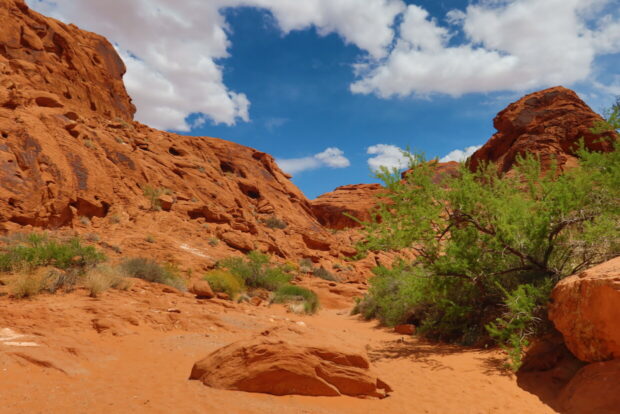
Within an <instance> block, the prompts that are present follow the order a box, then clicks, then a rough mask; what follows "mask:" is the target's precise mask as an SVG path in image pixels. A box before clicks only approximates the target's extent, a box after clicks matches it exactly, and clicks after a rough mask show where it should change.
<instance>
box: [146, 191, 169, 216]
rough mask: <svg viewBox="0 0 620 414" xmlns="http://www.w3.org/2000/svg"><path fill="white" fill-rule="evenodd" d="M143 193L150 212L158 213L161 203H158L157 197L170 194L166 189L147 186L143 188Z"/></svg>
mask: <svg viewBox="0 0 620 414" xmlns="http://www.w3.org/2000/svg"><path fill="white" fill-rule="evenodd" d="M143 193H144V196H145V197H146V198H148V199H149V202H150V203H151V207H150V208H151V211H160V210H161V202H160V201H159V197H161V196H162V195H164V194H170V190H168V189H166V188H157V187H151V186H150V185H147V186H146V187H144V191H143Z"/></svg>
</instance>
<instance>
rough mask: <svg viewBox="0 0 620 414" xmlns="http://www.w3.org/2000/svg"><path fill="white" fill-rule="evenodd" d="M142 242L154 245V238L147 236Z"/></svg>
mask: <svg viewBox="0 0 620 414" xmlns="http://www.w3.org/2000/svg"><path fill="white" fill-rule="evenodd" d="M144 241H145V242H147V243H155V237H154V236H153V235H152V234H149V235H147V236H146V237H145V238H144Z"/></svg>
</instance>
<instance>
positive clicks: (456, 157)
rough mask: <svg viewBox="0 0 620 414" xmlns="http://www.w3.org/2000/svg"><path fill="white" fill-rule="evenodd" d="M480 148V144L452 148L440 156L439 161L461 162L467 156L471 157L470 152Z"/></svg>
mask: <svg viewBox="0 0 620 414" xmlns="http://www.w3.org/2000/svg"><path fill="white" fill-rule="evenodd" d="M480 148H482V145H473V146H471V147H467V148H465V149H464V150H458V149H457V150H454V151H451V152H450V153H448V155H446V156H445V157H443V158H441V159H440V160H439V162H450V161H456V162H463V161H465V160H466V159H467V158H469V157H471V156H472V154H473V153H474V152H476V151H478V150H479V149H480Z"/></svg>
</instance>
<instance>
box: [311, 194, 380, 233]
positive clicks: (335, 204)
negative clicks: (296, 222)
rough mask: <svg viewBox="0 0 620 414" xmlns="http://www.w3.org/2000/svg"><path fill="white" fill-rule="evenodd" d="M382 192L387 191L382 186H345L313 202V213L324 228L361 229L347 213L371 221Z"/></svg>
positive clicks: (363, 220)
mask: <svg viewBox="0 0 620 414" xmlns="http://www.w3.org/2000/svg"><path fill="white" fill-rule="evenodd" d="M382 192H385V189H384V188H383V186H381V185H380V184H353V185H343V186H342V187H338V188H336V189H335V190H334V191H332V192H330V193H325V194H323V195H321V196H319V197H317V198H316V199H314V200H312V202H311V205H312V212H313V213H314V214H315V216H316V217H317V219H318V220H319V222H320V223H321V224H322V225H323V226H326V227H329V228H331V229H337V230H341V229H345V228H354V227H360V224H359V223H358V222H357V221H355V220H353V219H351V218H349V217H347V216H345V213H346V214H348V215H351V216H352V217H355V218H356V219H358V220H360V221H362V222H367V221H370V220H371V219H373V217H372V211H373V209H374V208H375V206H376V205H377V203H378V202H379V195H380V194H381V193H382Z"/></svg>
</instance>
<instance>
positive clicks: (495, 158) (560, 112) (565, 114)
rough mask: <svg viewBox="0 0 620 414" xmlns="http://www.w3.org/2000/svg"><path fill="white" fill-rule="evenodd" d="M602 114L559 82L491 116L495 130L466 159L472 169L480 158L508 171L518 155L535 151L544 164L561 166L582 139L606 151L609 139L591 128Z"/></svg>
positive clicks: (571, 159) (573, 161)
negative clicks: (605, 139)
mask: <svg viewBox="0 0 620 414" xmlns="http://www.w3.org/2000/svg"><path fill="white" fill-rule="evenodd" d="M601 120H602V118H601V117H600V116H599V115H597V114H596V113H594V112H593V111H592V109H590V107H589V106H588V105H586V104H585V103H584V102H583V101H582V100H581V99H580V98H579V97H578V96H577V94H576V93H575V92H573V91H571V90H570V89H566V88H563V87H561V86H558V87H554V88H550V89H545V90H543V91H539V92H534V93H532V94H529V95H526V96H525V97H523V98H521V99H519V100H518V101H517V102H514V103H512V104H510V105H509V106H508V107H507V108H506V109H504V110H503V111H501V112H500V113H499V114H498V115H497V116H496V117H495V119H494V126H495V128H496V129H497V131H498V132H497V133H496V134H495V135H493V137H492V138H491V139H490V140H489V141H488V142H487V143H486V144H484V145H483V146H482V148H480V149H479V150H478V151H476V152H475V153H474V154H473V155H472V156H471V158H470V159H469V166H470V168H471V169H472V170H475V169H477V168H478V166H479V165H480V164H481V163H482V162H493V163H495V164H497V167H498V169H499V170H500V171H502V172H507V171H509V170H510V169H511V168H512V166H513V164H514V162H515V159H516V157H517V155H519V154H521V155H525V154H536V155H538V156H540V158H541V161H542V162H543V165H545V166H549V165H551V163H552V162H553V160H554V159H555V160H557V165H558V167H560V168H564V167H571V166H573V165H575V164H576V160H577V157H576V154H575V151H576V149H577V143H578V142H579V140H580V139H581V138H583V139H584V141H585V145H586V147H587V148H589V149H592V150H597V151H609V150H611V149H612V145H611V144H610V143H609V142H599V141H600V139H601V137H602V136H606V137H611V136H612V133H611V132H610V133H607V134H603V135H597V134H593V133H592V132H591V131H590V128H592V127H593V126H594V124H595V123H596V122H597V121H601Z"/></svg>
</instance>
